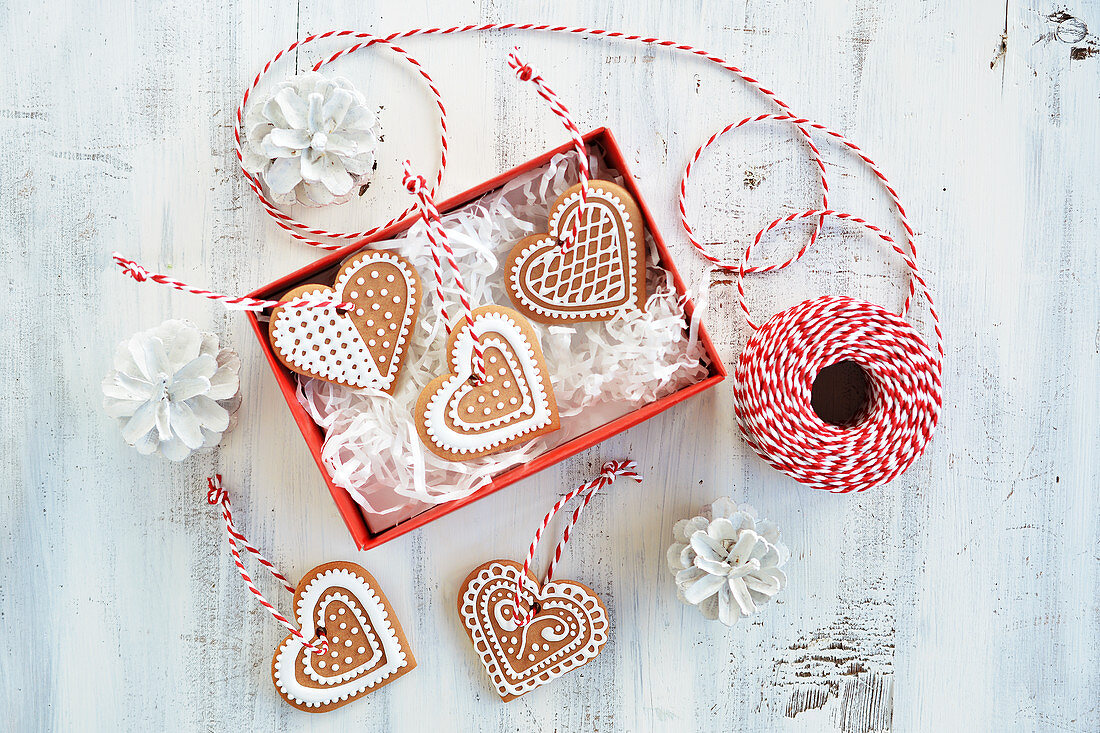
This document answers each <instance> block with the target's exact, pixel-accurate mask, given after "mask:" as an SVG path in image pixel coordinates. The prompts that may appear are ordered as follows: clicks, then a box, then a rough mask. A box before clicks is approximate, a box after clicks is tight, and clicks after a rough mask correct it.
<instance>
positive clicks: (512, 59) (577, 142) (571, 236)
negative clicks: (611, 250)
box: [508, 48, 589, 252]
mask: <svg viewBox="0 0 1100 733" xmlns="http://www.w3.org/2000/svg"><path fill="white" fill-rule="evenodd" d="M518 51H519V48H514V49H512V51H511V53H509V54H508V66H510V67H511V68H512V69H514V70H515V72H516V74H517V75H518V76H519V78H520V79H521V80H522V81H529V82H531V83H532V84H534V85H535V89H537V90H538V93H539V96H540V97H542V98H543V99H545V100H546V101H547V102H549V103H550V110H551V111H552V112H553V113H554V114H556V115H557V116H558V117H559V118H561V121H562V124H563V125H565V130H566V132H568V133H569V137H570V138H572V140H573V149H574V150H576V151H577V172H578V173H579V174H580V179H581V198H580V201H579V202H578V203H577V213H576V215H575V216H574V217H573V223H572V225H571V226H570V227H569V231H568V232H566V234H565V236H564V237H563V238H562V242H561V249H562V252H566V251H568V250H569V248H570V247H572V246H573V245H574V244H576V242H577V232H578V231H579V230H580V227H581V215H582V214H583V213H584V209H585V206H586V205H587V203H588V177H589V170H588V151H587V150H586V149H585V146H584V140H583V139H582V138H581V131H580V130H579V129H578V128H577V125H576V124H575V123H574V122H573V117H572V116H571V115H570V114H569V110H568V109H567V108H566V106H565V105H564V104H563V103H562V101H561V99H559V98H558V95H557V94H555V93H554V90H553V89H551V88H550V87H549V86H548V85H547V84H546V80H545V79H543V78H542V75H541V74H539V73H538V72H537V71H535V70H534V69H533V68H531V66H530V65H529V64H526V63H524V62H523V61H521V60H520V58H519V56H518V54H517V52H518Z"/></svg>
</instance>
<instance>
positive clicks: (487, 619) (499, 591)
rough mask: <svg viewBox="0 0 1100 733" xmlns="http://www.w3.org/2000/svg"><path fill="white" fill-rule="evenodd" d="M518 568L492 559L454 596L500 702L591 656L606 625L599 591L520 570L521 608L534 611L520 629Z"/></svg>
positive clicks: (604, 639)
mask: <svg viewBox="0 0 1100 733" xmlns="http://www.w3.org/2000/svg"><path fill="white" fill-rule="evenodd" d="M522 573H523V566H521V565H520V564H519V563H517V562H513V561H511V560H490V561H489V562H486V563H483V564H482V565H479V566H478V567H476V568H474V570H473V571H472V572H471V573H470V574H469V575H468V576H466V580H464V581H463V583H462V588H461V589H460V591H459V594H458V615H459V617H460V618H461V619H462V628H464V629H465V630H466V634H467V635H468V636H469V637H470V642H471V643H473V645H474V650H475V651H476V652H477V653H478V656H479V657H480V658H481V663H482V664H483V665H485V671H487V672H488V673H489V679H490V680H492V683H493V687H495V688H496V691H497V694H499V695H500V697H501V699H502V700H504V701H505V702H509V701H511V700H515V699H516V698H517V697H519V696H521V695H525V694H527V693H528V692H530V691H531V690H533V689H535V688H536V687H541V686H542V685H545V684H546V683H548V682H551V681H553V680H555V679H557V678H558V677H560V676H562V675H563V674H565V673H567V672H571V671H573V670H574V669H577V668H578V667H582V666H584V665H585V664H588V663H589V662H591V661H592V660H593V659H595V658H596V657H597V656H598V655H599V653H600V652H601V651H603V648H604V645H605V644H607V639H608V636H609V634H610V631H611V624H610V623H609V622H608V619H607V608H606V607H605V606H604V605H603V601H601V600H600V597H599V596H598V595H596V592H595V591H594V590H592V589H591V588H589V587H588V586H587V585H584V584H583V583H578V582H576V581H573V580H554V581H551V582H549V583H547V584H545V585H543V586H541V587H540V586H539V583H538V581H537V580H536V579H535V578H534V577H533V576H532V575H531V574H530V573H527V574H526V575H523V591H522V593H521V603H522V606H523V608H522V609H521V613H526V612H527V609H529V608H531V606H532V605H535V607H536V609H537V610H536V613H535V615H534V616H532V617H531V620H530V621H528V622H527V624H526V625H525V626H524V627H523V628H522V629H519V628H517V626H516V623H515V615H516V609H515V593H516V580H517V579H518V578H519V577H520V575H521V574H522Z"/></svg>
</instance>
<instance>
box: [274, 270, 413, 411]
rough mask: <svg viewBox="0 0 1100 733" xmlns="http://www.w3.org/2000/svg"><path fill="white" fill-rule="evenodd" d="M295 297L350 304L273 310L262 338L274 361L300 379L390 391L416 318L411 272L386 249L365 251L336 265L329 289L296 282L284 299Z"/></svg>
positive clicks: (403, 358)
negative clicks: (349, 307)
mask: <svg viewBox="0 0 1100 733" xmlns="http://www.w3.org/2000/svg"><path fill="white" fill-rule="evenodd" d="M300 297H314V298H316V299H319V300H334V301H336V302H340V303H348V302H350V303H352V304H354V306H355V307H354V309H352V310H350V311H346V312H341V311H338V310H337V309H336V308H334V307H309V306H307V307H291V306H280V307H278V308H276V309H275V310H274V311H272V313H271V324H270V327H269V329H268V337H269V338H270V340H271V346H272V348H273V349H274V350H275V355H276V356H277V357H278V358H279V361H281V362H282V363H283V364H284V365H286V367H287V368H288V369H290V370H292V371H295V372H297V373H299V374H304V375H305V376H307V377H316V378H318V379H324V380H327V381H329V382H336V383H338V384H343V385H347V386H348V387H355V388H365V387H373V388H375V389H380V390H383V391H385V392H389V393H390V394H392V393H393V391H394V389H395V387H396V386H397V375H398V373H399V372H400V371H401V365H402V364H403V363H404V361H405V357H406V356H408V351H409V340H410V336H411V334H412V329H413V327H414V326H415V325H416V320H417V317H418V316H419V314H420V302H421V291H420V276H419V275H418V274H417V272H416V268H415V267H413V266H412V264H410V263H409V261H408V260H406V259H405V258H404V257H401V256H400V255H398V254H395V253H393V252H389V251H385V250H367V251H364V252H360V253H359V254H356V255H353V256H352V257H351V258H349V259H348V260H346V261H345V262H344V263H343V264H342V265H341V266H340V269H339V271H338V272H337V273H336V283H335V285H334V286H333V287H331V288H330V287H328V286H326V285H302V286H299V287H297V288H294V289H293V290H291V291H290V292H288V293H287V294H286V295H284V296H283V300H293V299H295V298H300Z"/></svg>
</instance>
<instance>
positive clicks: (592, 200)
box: [505, 180, 646, 323]
mask: <svg viewBox="0 0 1100 733" xmlns="http://www.w3.org/2000/svg"><path fill="white" fill-rule="evenodd" d="M588 184H589V185H588V197H587V201H586V204H585V209H584V211H583V216H582V219H581V221H582V227H581V228H580V231H579V233H578V236H577V243H576V244H575V245H574V246H573V247H571V248H570V249H569V250H568V251H565V252H563V251H562V250H561V237H562V235H563V234H564V233H566V232H568V231H569V230H570V227H571V225H572V220H573V219H574V218H575V217H576V216H577V213H576V212H577V207H578V205H579V203H580V191H581V184H579V183H578V184H576V185H575V186H572V187H571V188H569V189H568V190H567V191H565V193H563V194H562V195H561V196H559V197H558V199H557V200H556V201H555V202H554V205H553V206H552V207H551V208H550V220H549V223H548V226H547V232H545V233H541V234H532V235H531V236H529V237H524V238H523V239H521V240H520V241H519V243H518V244H517V245H516V246H515V247H513V248H512V251H511V252H510V253H509V254H508V259H507V260H506V261H505V273H506V274H507V277H506V285H507V288H508V296H509V297H510V298H511V299H512V303H513V305H515V307H516V308H517V309H518V310H519V311H520V312H522V313H523V314H524V315H526V316H527V317H528V318H531V319H532V320H535V321H539V322H540V323H579V322H583V321H607V320H610V319H612V318H614V317H615V314H617V313H619V312H620V311H622V310H624V309H634V308H636V309H637V310H645V301H646V281H645V278H646V243H645V220H644V219H643V217H642V212H641V210H640V209H639V208H638V204H637V203H636V202H635V201H634V198H633V197H632V196H631V195H630V194H629V193H628V192H627V190H626V189H624V188H623V187H622V186H619V185H617V184H615V183H611V182H610V181H600V180H591V181H589V182H588ZM593 216H596V217H597V218H596V219H595V220H593ZM578 278H579V279H580V281H579V282H578Z"/></svg>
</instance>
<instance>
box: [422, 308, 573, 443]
mask: <svg viewBox="0 0 1100 733" xmlns="http://www.w3.org/2000/svg"><path fill="white" fill-rule="evenodd" d="M473 320H474V324H475V326H476V328H477V332H478V334H479V336H480V338H481V347H482V351H483V353H484V355H485V381H484V382H481V383H476V382H475V381H474V380H473V379H472V378H471V377H472V375H473V374H474V369H473V363H472V360H473V357H474V338H473V336H472V335H471V333H470V327H469V324H467V323H466V322H465V321H462V322H461V325H460V326H459V327H457V328H455V329H454V330H453V331H452V332H451V336H450V338H449V339H448V340H447V358H448V364H449V367H450V370H451V371H450V373H449V374H444V375H442V376H440V377H436V378H435V379H433V380H432V381H431V382H429V383H428V385H427V386H426V387H425V388H424V390H423V391H422V392H421V393H420V398H419V399H418V400H417V402H416V407H415V412H414V417H415V419H416V427H417V429H418V430H419V431H420V438H421V440H423V441H424V445H426V446H428V448H429V449H430V450H431V451H432V452H433V453H435V454H436V455H438V456H440V457H442V458H446V459H447V460H451V461H466V460H469V459H471V458H476V457H478V456H484V455H488V454H490V453H495V452H496V451H499V450H503V449H504V448H508V447H510V446H513V445H517V444H519V443H525V442H527V441H528V440H531V439H532V438H534V437H535V436H537V435H542V434H544V433H549V432H552V431H554V430H557V429H558V403H557V401H556V400H555V399H554V390H553V388H552V386H551V384H550V376H549V372H548V371H547V369H546V363H545V362H544V361H543V357H542V349H541V348H540V346H539V341H538V337H537V336H536V335H535V332H534V330H532V328H531V324H529V323H528V322H527V320H526V319H525V318H524V317H523V316H521V315H520V314H519V313H516V312H515V311H514V310H512V309H511V308H502V307H500V306H496V305H486V306H482V307H481V308H477V309H475V310H474V313H473Z"/></svg>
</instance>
